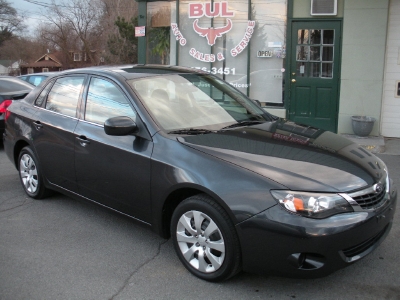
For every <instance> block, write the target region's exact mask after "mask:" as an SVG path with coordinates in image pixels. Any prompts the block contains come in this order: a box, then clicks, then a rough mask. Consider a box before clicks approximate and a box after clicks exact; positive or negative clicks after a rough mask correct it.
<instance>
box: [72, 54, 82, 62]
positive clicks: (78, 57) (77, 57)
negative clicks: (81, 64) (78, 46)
mask: <svg viewBox="0 0 400 300" xmlns="http://www.w3.org/2000/svg"><path fill="white" fill-rule="evenodd" d="M81 60H82V54H81V53H74V61H81Z"/></svg>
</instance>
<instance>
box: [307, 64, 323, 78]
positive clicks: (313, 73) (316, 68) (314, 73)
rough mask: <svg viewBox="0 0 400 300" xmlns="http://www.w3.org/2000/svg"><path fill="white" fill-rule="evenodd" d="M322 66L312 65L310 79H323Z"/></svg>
mask: <svg viewBox="0 0 400 300" xmlns="http://www.w3.org/2000/svg"><path fill="white" fill-rule="evenodd" d="M320 69H321V64H320V63H310V77H321V70H320Z"/></svg>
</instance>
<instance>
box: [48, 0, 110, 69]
mask: <svg viewBox="0 0 400 300" xmlns="http://www.w3.org/2000/svg"><path fill="white" fill-rule="evenodd" d="M102 7H103V3H102V2H101V1H100V0H69V1H63V2H57V3H55V1H54V0H53V1H52V4H51V5H50V7H49V8H48V9H47V10H46V12H45V13H43V16H44V17H45V18H46V22H45V23H44V24H42V26H41V28H40V31H41V33H42V37H43V38H44V39H45V40H46V41H48V42H50V43H52V44H53V45H54V46H55V47H58V48H59V49H60V50H62V51H63V52H64V53H65V54H67V53H68V51H70V50H77V49H78V50H81V51H82V52H84V53H85V54H86V55H87V56H88V59H89V62H90V63H91V64H96V63H97V61H96V60H95V57H94V56H93V52H92V50H98V49H99V48H101V47H100V46H101V45H99V41H101V36H102V33H103V28H102V26H100V23H99V21H100V18H101V17H102V15H103V8H102Z"/></svg>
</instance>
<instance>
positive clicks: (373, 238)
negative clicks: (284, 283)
mask: <svg viewBox="0 0 400 300" xmlns="http://www.w3.org/2000/svg"><path fill="white" fill-rule="evenodd" d="M389 194H390V197H388V200H387V201H385V204H384V205H382V206H381V207H380V208H379V209H376V210H373V211H371V210H366V211H357V212H353V213H343V214H339V215H335V216H332V217H329V218H326V219H320V220H317V219H310V218H305V217H301V216H298V215H295V214H291V213H289V212H287V211H286V210H285V209H283V208H282V207H281V206H280V205H276V206H274V207H271V208H270V209H267V210H265V211H263V212H261V213H259V214H257V215H255V216H253V217H252V218H250V219H248V220H246V221H244V222H242V223H240V224H238V225H237V227H238V232H239V237H240V241H241V245H242V257H243V270H244V271H247V272H251V273H258V274H263V275H280V276H286V277H297V278H316V277H322V276H326V275H329V274H330V273H332V272H334V271H336V270H338V269H341V268H344V267H346V266H348V265H350V264H351V263H353V262H355V261H358V260H359V259H361V258H363V257H365V256H366V255H367V254H369V253H370V252H372V251H373V250H374V249H375V248H376V247H378V246H379V244H380V243H381V242H382V241H383V240H384V239H385V237H386V236H387V234H388V233H389V231H390V228H391V226H392V221H393V216H394V213H395V210H396V203H397V192H396V191H395V190H391V191H390V192H389Z"/></svg>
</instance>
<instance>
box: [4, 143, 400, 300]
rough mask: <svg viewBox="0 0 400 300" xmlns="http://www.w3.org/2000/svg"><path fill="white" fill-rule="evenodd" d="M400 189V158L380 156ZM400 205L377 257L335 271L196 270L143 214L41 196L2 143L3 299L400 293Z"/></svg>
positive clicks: (359, 296) (357, 296) (335, 296)
mask: <svg viewBox="0 0 400 300" xmlns="http://www.w3.org/2000/svg"><path fill="white" fill-rule="evenodd" d="M379 157H381V158H382V159H383V160H384V161H385V162H386V164H387V165H388V166H389V171H390V174H391V177H392V178H393V179H394V181H395V184H396V185H397V187H399V186H400V167H399V166H400V156H399V155H385V154H381V155H379ZM399 211H400V208H399V207H398V208H397V212H396V216H395V220H394V224H393V228H392V231H391V232H390V234H389V235H388V237H387V238H386V240H385V241H384V242H383V243H382V244H381V246H380V247H378V249H376V250H375V251H374V252H373V253H372V254H370V255H369V256H367V257H366V258H364V259H363V260H361V261H359V262H358V263H356V264H354V265H352V266H349V267H348V268H346V269H343V270H340V271H338V272H336V273H334V274H332V275H330V276H328V277H325V278H320V279H313V280H310V279H309V280H302V279H288V278H280V277H263V276H258V275H253V274H247V273H241V274H239V275H238V276H236V277H234V278H232V279H230V280H228V281H226V282H223V283H218V284H215V283H209V282H205V281H202V280H200V279H198V278H196V277H194V276H192V275H191V274H190V273H189V272H188V271H186V269H185V268H184V267H183V265H182V264H181V263H180V261H179V260H178V258H177V256H176V255H175V252H174V249H173V246H172V243H171V241H170V240H165V239H162V238H160V237H159V236H157V235H156V234H155V233H153V232H152V231H151V230H150V229H149V228H147V227H143V226H142V225H140V224H138V223H137V222H135V221H134V220H131V219H129V218H127V217H125V216H123V215H120V214H117V213H114V212H112V211H109V210H107V209H105V208H102V207H100V206H97V205H95V204H92V203H88V202H84V201H77V200H74V199H72V198H69V197H66V196H63V195H60V194H55V195H53V196H51V197H49V198H47V199H45V200H32V199H31V198H29V197H27V196H26V195H25V193H24V191H23V189H22V187H21V186H20V182H19V179H18V173H17V170H16V169H15V167H14V166H13V165H12V164H11V162H10V161H9V160H8V158H7V157H6V155H5V153H4V149H3V146H2V145H1V144H0V299H2V300H4V299H7V300H8V299H10V300H11V299H12V300H15V299H201V298H203V299H294V298H295V299H400V251H399V249H400V220H399V218H400V212H399Z"/></svg>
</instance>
